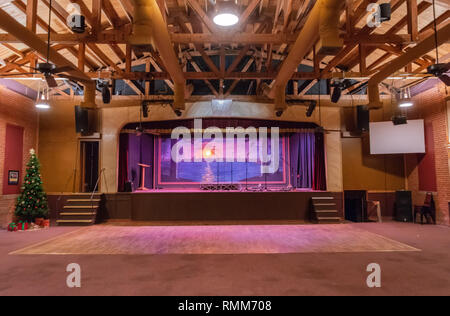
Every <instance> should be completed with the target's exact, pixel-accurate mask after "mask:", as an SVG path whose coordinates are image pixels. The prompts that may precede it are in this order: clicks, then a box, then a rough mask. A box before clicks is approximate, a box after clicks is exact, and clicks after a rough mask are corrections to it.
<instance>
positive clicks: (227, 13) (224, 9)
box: [213, 0, 239, 27]
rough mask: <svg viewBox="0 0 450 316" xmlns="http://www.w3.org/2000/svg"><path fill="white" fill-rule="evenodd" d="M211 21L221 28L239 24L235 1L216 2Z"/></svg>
mask: <svg viewBox="0 0 450 316" xmlns="http://www.w3.org/2000/svg"><path fill="white" fill-rule="evenodd" d="M213 21H214V23H215V24H217V25H219V26H223V27H228V26H233V25H236V24H237V23H238V22H239V8H238V6H237V4H236V2H235V0H216V5H215V7H214V15H213Z"/></svg>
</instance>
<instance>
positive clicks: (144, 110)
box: [141, 100, 148, 117]
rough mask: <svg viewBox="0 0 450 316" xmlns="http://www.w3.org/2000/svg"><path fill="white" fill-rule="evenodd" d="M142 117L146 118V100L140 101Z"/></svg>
mask: <svg viewBox="0 0 450 316" xmlns="http://www.w3.org/2000/svg"><path fill="white" fill-rule="evenodd" d="M141 106H142V116H144V117H148V102H147V101H146V100H144V101H142V104H141Z"/></svg>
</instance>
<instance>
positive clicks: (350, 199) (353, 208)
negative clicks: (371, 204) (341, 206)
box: [344, 190, 367, 222]
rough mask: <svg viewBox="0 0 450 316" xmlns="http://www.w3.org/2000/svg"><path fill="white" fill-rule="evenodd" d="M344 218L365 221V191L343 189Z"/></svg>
mask: <svg viewBox="0 0 450 316" xmlns="http://www.w3.org/2000/svg"><path fill="white" fill-rule="evenodd" d="M344 199H345V219H346V220H348V221H352V222H367V206H366V205H367V191H356V190H345V191H344Z"/></svg>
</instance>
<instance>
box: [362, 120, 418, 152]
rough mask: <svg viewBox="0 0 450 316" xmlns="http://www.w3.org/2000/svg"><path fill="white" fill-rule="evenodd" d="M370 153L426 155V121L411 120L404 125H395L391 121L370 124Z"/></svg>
mask: <svg viewBox="0 0 450 316" xmlns="http://www.w3.org/2000/svg"><path fill="white" fill-rule="evenodd" d="M370 153H371V154H372V155H380V154H415V153H425V131H424V121H423V120H409V121H408V124H403V125H394V124H393V123H392V122H391V121H389V122H376V123H370Z"/></svg>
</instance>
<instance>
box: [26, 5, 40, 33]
mask: <svg viewBox="0 0 450 316" xmlns="http://www.w3.org/2000/svg"><path fill="white" fill-rule="evenodd" d="M37 7H38V2H37V0H27V4H26V15H27V18H26V26H27V29H29V30H30V31H31V32H33V33H36V19H37Z"/></svg>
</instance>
